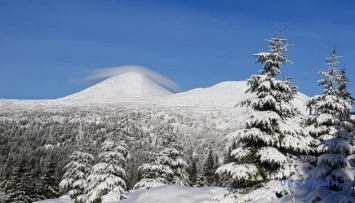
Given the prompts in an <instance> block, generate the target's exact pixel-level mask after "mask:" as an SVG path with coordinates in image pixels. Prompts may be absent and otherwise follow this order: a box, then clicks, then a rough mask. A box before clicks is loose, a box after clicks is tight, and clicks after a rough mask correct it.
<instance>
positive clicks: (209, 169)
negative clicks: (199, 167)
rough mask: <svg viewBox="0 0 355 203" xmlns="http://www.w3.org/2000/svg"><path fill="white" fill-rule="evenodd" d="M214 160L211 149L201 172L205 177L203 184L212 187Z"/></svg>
mask: <svg viewBox="0 0 355 203" xmlns="http://www.w3.org/2000/svg"><path fill="white" fill-rule="evenodd" d="M214 165H215V163H214V160H213V152H212V149H210V151H209V152H208V156H207V160H206V162H205V165H204V167H203V172H204V176H205V184H206V185H208V186H211V185H213V183H214V172H215V171H214Z"/></svg>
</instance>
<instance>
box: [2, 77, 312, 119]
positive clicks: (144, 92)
mask: <svg viewBox="0 0 355 203" xmlns="http://www.w3.org/2000/svg"><path fill="white" fill-rule="evenodd" d="M247 89H248V86H247V83H246V81H226V82H221V83H218V84H216V85H213V86H211V87H207V88H196V89H192V90H189V91H186V92H181V93H176V94H173V93H171V92H170V91H168V90H167V89H165V88H164V87H162V86H161V85H159V83H157V82H155V81H154V80H153V79H151V78H149V77H148V76H146V75H145V74H143V73H140V72H135V71H132V72H125V73H122V74H119V75H116V76H113V77H110V78H108V79H106V80H103V81H101V82H99V83H98V84H96V85H93V86H91V87H89V88H87V89H85V90H83V91H81V92H78V93H75V94H72V95H69V96H66V97H63V98H60V99H57V100H29V101H25V100H0V103H2V104H4V106H7V107H6V108H8V107H10V106H41V105H42V106H47V105H56V106H61V105H87V104H93V105H97V104H123V103H125V104H124V105H135V106H136V105H137V104H140V105H149V106H151V105H160V106H166V107H173V106H177V107H192V108H196V109H197V108H198V109H202V110H203V109H206V108H208V109H211V108H217V109H226V108H227V109H231V108H233V109H235V110H236V111H237V112H239V114H246V113H248V112H247V111H246V110H247V109H246V108H244V107H240V106H238V104H240V103H241V102H242V101H243V100H245V99H248V98H251V97H253V95H252V94H250V93H245V92H246V90H247ZM307 99H308V97H307V96H306V95H304V94H302V93H298V95H296V97H295V99H294V101H293V104H294V105H295V106H296V107H297V108H299V109H300V110H301V112H302V113H303V114H307V111H306V108H305V106H304V104H305V101H306V100H307ZM234 107H236V108H234ZM26 108H27V107H26Z"/></svg>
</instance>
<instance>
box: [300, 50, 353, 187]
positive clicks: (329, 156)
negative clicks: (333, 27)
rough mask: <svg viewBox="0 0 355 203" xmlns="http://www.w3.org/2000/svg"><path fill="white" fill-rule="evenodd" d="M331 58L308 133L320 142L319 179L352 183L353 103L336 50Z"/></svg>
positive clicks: (316, 171) (312, 103)
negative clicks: (350, 125) (349, 160)
mask: <svg viewBox="0 0 355 203" xmlns="http://www.w3.org/2000/svg"><path fill="white" fill-rule="evenodd" d="M330 55H331V56H330V57H329V58H327V61H326V62H327V64H328V65H329V68H328V70H327V71H325V70H320V71H319V74H320V75H321V76H323V79H321V80H319V85H321V86H323V95H318V96H315V97H313V98H311V99H310V100H309V101H308V102H307V107H308V108H312V110H313V114H312V115H310V116H309V117H308V119H307V120H306V123H307V124H308V126H307V130H308V131H309V133H310V134H311V135H312V136H314V137H315V139H316V140H317V141H318V142H317V146H316V148H317V152H318V154H317V156H318V157H317V163H316V167H315V168H314V171H313V176H314V177H315V178H319V179H325V180H329V181H330V180H336V181H338V182H339V183H344V182H348V181H350V180H352V175H351V174H352V172H351V170H350V168H348V166H349V165H350V164H349V162H348V158H347V157H348V156H349V155H350V153H351V145H350V142H351V141H352V140H353V138H352V137H353V136H352V133H351V132H350V131H349V129H348V128H347V126H348V124H347V123H348V120H349V118H350V112H351V104H352V99H351V96H350V94H349V93H348V92H347V90H346V86H347V84H348V83H349V81H348V79H347V78H346V75H345V71H344V72H341V73H340V72H339V70H338V69H337V65H338V64H339V61H338V58H339V56H336V52H335V49H334V50H333V51H332V52H330ZM331 189H333V190H340V189H341V185H332V186H331Z"/></svg>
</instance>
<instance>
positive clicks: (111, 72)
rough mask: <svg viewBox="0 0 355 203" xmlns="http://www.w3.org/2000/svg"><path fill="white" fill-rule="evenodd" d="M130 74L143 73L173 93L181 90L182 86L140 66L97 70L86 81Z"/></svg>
mask: <svg viewBox="0 0 355 203" xmlns="http://www.w3.org/2000/svg"><path fill="white" fill-rule="evenodd" d="M129 72H138V73H141V74H143V75H145V76H146V77H148V78H150V79H151V80H153V81H155V82H156V83H158V84H159V85H161V86H163V87H165V88H168V89H169V90H172V91H179V90H180V86H179V85H178V84H176V83H175V82H174V81H172V80H170V79H169V78H167V77H165V76H164V75H162V74H160V73H157V72H155V71H153V70H150V69H148V68H145V67H143V66H138V65H126V66H119V67H112V68H104V69H99V70H95V71H94V73H93V74H92V75H90V76H88V77H86V78H85V80H86V81H95V80H103V79H107V78H109V77H113V76H116V75H121V74H124V73H129Z"/></svg>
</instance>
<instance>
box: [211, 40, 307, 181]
mask: <svg viewBox="0 0 355 203" xmlns="http://www.w3.org/2000/svg"><path fill="white" fill-rule="evenodd" d="M286 41H287V40H286V39H280V38H271V39H270V40H268V42H269V47H270V52H263V53H258V54H255V55H254V56H256V57H257V61H256V62H257V63H261V64H263V68H262V69H261V70H260V73H261V75H252V76H251V78H250V79H248V81H247V84H248V86H249V88H248V90H247V92H250V93H253V94H254V95H255V97H254V98H251V99H247V100H245V101H244V102H242V104H241V105H242V106H243V105H245V106H247V107H251V108H252V109H253V110H254V112H253V113H252V114H251V115H250V116H249V117H248V118H247V119H246V120H245V122H244V127H243V129H240V130H238V131H236V132H233V133H231V134H229V135H227V139H228V140H235V141H236V143H237V146H238V147H237V148H236V149H234V150H233V151H232V152H231V155H232V156H234V157H235V158H236V161H235V162H232V163H229V164H225V165H223V166H221V167H219V168H218V170H217V173H219V174H225V175H228V176H229V177H230V178H231V179H232V180H231V182H232V181H235V182H237V183H238V185H239V187H242V188H250V187H258V186H259V187H260V186H261V184H262V183H263V182H268V181H270V180H280V179H287V178H289V177H290V176H291V175H293V173H294V171H293V170H291V169H290V167H291V164H293V163H292V161H291V157H294V156H295V155H297V154H299V153H308V152H309V151H310V150H311V148H310V147H309V146H308V145H309V143H310V141H311V138H310V137H309V136H307V135H306V134H305V132H304V131H303V129H302V128H301V127H300V126H299V123H298V122H297V121H295V120H296V117H297V116H298V115H299V114H300V113H299V111H298V109H296V108H295V107H294V106H293V105H292V104H291V101H292V100H293V99H294V96H295V94H296V93H297V91H296V88H295V87H294V86H292V85H291V83H290V80H289V79H287V80H285V79H283V80H279V79H278V75H279V74H280V73H281V65H282V64H286V63H291V62H290V61H289V60H288V58H287V57H286V56H285V55H284V54H283V52H284V51H287V49H288V47H289V46H290V45H288V44H286V45H284V43H285V42H286Z"/></svg>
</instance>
